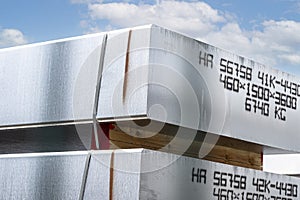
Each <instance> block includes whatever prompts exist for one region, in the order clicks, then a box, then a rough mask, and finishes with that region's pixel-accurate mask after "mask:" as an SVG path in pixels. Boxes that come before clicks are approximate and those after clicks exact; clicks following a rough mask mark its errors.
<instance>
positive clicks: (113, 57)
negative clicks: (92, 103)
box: [97, 25, 152, 119]
mask: <svg viewBox="0 0 300 200" xmlns="http://www.w3.org/2000/svg"><path fill="white" fill-rule="evenodd" d="M151 27H152V26H151V25H149V26H142V27H137V28H133V29H132V30H130V29H125V30H122V31H113V32H110V33H109V34H108V40H107V45H106V53H105V58H104V67H103V72H102V77H101V78H102V80H101V88H100V94H99V104H98V112H97V118H98V119H99V118H101V119H103V118H109V119H113V118H120V117H128V116H145V115H146V114H147V96H148V95H147V94H148V87H147V84H148V64H149V44H150V32H151Z"/></svg>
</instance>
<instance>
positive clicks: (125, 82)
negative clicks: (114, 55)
mask: <svg viewBox="0 0 300 200" xmlns="http://www.w3.org/2000/svg"><path fill="white" fill-rule="evenodd" d="M131 33H132V30H129V33H128V43H127V50H126V59H125V72H124V82H123V98H122V99H123V103H124V102H125V97H126V90H127V79H128V66H129V55H130V43H131Z"/></svg>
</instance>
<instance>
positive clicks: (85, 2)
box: [70, 0, 102, 4]
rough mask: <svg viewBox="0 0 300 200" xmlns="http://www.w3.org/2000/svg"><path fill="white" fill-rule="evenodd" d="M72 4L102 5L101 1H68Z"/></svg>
mask: <svg viewBox="0 0 300 200" xmlns="http://www.w3.org/2000/svg"><path fill="white" fill-rule="evenodd" d="M70 2H71V3H73V4H88V3H102V0H70Z"/></svg>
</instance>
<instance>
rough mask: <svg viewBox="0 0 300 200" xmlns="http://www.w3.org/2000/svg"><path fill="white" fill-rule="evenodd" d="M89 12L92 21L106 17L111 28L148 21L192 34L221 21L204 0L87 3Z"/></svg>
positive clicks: (196, 33) (203, 32) (211, 27)
mask: <svg viewBox="0 0 300 200" xmlns="http://www.w3.org/2000/svg"><path fill="white" fill-rule="evenodd" d="M89 12H90V16H91V18H92V19H93V20H109V22H110V23H111V25H112V26H115V27H126V26H136V25H142V24H151V23H152V24H157V25H161V26H165V27H168V28H171V29H173V30H177V31H180V32H184V33H188V34H189V35H193V36H196V35H199V34H202V35H204V34H206V33H208V32H210V31H212V30H216V29H217V23H222V22H225V18H224V17H223V16H222V15H221V14H220V13H219V12H218V11H217V10H215V9H213V8H211V7H210V6H209V5H208V4H206V3H204V2H183V1H180V2H179V1H162V2H161V3H160V4H154V5H150V4H139V5H136V4H133V3H103V4H90V5H89ZM199 30H201V31H199Z"/></svg>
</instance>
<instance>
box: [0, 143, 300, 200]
mask: <svg viewBox="0 0 300 200" xmlns="http://www.w3.org/2000/svg"><path fill="white" fill-rule="evenodd" d="M89 155H90V156H91V157H90V158H91V159H90V162H89V165H86V163H87V161H88V159H87V158H88V156H89ZM0 180H1V181H0V186H1V187H0V198H1V199H12V200H15V199H16V200H17V199H24V200H27V199H28V200H29V199H30V200H31V199H32V200H38V199H81V198H79V197H80V196H81V197H83V198H82V199H89V200H90V199H104V200H105V199H107V200H110V199H124V200H144V199H152V200H165V199H174V200H180V199H191V200H196V199H204V200H218V199H241V200H242V199H264V200H265V199H268V200H273V199H275V200H276V199H289V200H298V199H299V195H300V190H299V188H300V180H299V179H298V178H295V177H290V176H284V175H277V174H272V173H267V172H262V171H257V170H252V169H247V168H241V167H235V166H230V165H225V164H220V163H214V162H210V161H204V160H200V159H195V158H189V157H184V156H178V155H174V154H170V153H163V152H158V151H152V150H145V149H131V150H116V151H110V150H106V151H90V152H64V153H53V152H52V153H36V154H15V155H13V154H11V155H1V156H0ZM3 180H5V181H3Z"/></svg>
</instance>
